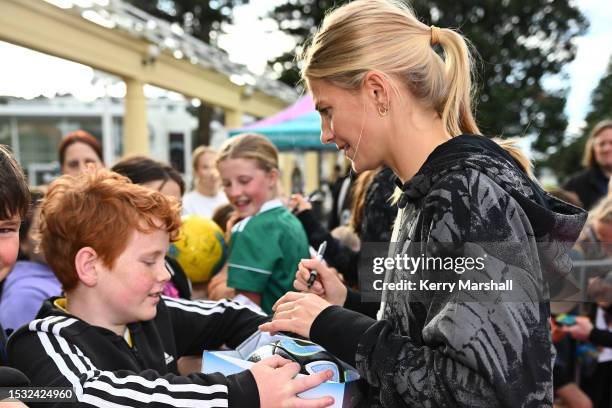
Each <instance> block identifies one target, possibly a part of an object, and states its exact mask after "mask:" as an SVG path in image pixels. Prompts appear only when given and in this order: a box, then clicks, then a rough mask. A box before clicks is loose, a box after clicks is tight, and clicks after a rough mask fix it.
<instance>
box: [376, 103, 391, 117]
mask: <svg viewBox="0 0 612 408" xmlns="http://www.w3.org/2000/svg"><path fill="white" fill-rule="evenodd" d="M387 113H389V108H387V107H386V106H384V105H379V106H378V115H379V116H381V117H384V116H387Z"/></svg>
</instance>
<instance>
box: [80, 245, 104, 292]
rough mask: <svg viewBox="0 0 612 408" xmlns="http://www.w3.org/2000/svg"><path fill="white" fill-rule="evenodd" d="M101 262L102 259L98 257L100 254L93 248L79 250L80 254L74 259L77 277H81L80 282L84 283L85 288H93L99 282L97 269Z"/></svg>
mask: <svg viewBox="0 0 612 408" xmlns="http://www.w3.org/2000/svg"><path fill="white" fill-rule="evenodd" d="M99 261H100V258H99V257H98V253H97V252H96V250H95V249H93V248H91V247H84V248H81V249H79V252H77V254H76V256H75V257H74V265H75V267H76V271H77V275H79V280H80V281H81V282H83V284H84V285H85V286H89V287H92V286H95V285H96V283H97V282H98V272H97V270H96V267H97V266H98V263H99Z"/></svg>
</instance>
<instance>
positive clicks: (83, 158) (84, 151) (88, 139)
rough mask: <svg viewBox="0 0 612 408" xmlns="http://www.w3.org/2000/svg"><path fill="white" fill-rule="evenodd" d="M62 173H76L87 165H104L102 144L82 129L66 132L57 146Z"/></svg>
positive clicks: (97, 166) (98, 166)
mask: <svg viewBox="0 0 612 408" xmlns="http://www.w3.org/2000/svg"><path fill="white" fill-rule="evenodd" d="M58 154H59V162H60V166H61V171H62V174H69V175H72V176H74V175H77V174H79V173H80V172H82V171H83V170H84V169H85V168H86V167H87V166H90V165H93V166H94V167H96V168H100V167H104V159H103V156H102V146H101V145H100V142H99V141H98V139H96V138H95V137H93V136H92V135H91V134H89V133H87V132H85V131H84V130H77V131H74V132H72V133H68V134H67V135H66V137H64V138H63V139H62V141H61V142H60V144H59V147H58Z"/></svg>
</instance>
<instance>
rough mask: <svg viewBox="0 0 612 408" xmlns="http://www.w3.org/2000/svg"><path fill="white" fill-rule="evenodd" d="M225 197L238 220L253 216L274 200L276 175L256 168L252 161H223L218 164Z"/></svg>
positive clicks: (274, 172)
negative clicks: (234, 210)
mask: <svg viewBox="0 0 612 408" xmlns="http://www.w3.org/2000/svg"><path fill="white" fill-rule="evenodd" d="M219 173H220V174H221V181H222V183H223V189H224V190H225V195H227V199H228V200H229V201H230V203H231V204H232V206H234V208H235V209H236V211H237V212H238V215H239V217H240V218H244V217H248V216H251V215H255V214H257V213H258V212H259V209H260V208H261V206H262V205H263V204H264V203H265V202H266V201H269V200H271V199H273V198H274V189H275V187H276V180H277V178H278V177H277V175H278V173H277V172H276V171H265V170H262V169H260V168H259V167H257V163H256V162H255V160H252V159H225V160H223V161H221V162H220V163H219Z"/></svg>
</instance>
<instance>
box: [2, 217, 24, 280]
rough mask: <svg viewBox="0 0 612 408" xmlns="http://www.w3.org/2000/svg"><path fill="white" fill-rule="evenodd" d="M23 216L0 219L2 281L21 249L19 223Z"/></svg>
mask: <svg viewBox="0 0 612 408" xmlns="http://www.w3.org/2000/svg"><path fill="white" fill-rule="evenodd" d="M20 224H21V217H20V216H19V215H15V216H13V217H11V218H10V219H4V220H0V281H2V280H4V278H5V277H6V275H7V274H8V272H9V270H10V268H11V266H13V264H14V263H15V260H16V259H17V252H18V251H19V225H20Z"/></svg>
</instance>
